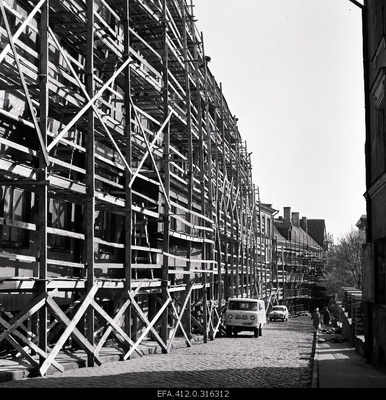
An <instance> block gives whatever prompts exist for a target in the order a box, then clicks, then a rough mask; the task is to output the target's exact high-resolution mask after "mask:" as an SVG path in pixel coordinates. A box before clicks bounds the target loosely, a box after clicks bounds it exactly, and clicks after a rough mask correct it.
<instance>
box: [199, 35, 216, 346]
mask: <svg viewBox="0 0 386 400" xmlns="http://www.w3.org/2000/svg"><path fill="white" fill-rule="evenodd" d="M201 41H202V52H203V57H204V84H205V87H204V92H205V132H206V143H207V150H206V151H207V158H208V159H207V181H208V201H207V202H206V201H205V193H204V197H203V201H204V202H205V203H206V204H207V216H208V217H209V218H210V219H211V220H212V221H213V187H212V167H213V166H212V134H211V128H210V121H209V93H208V70H207V69H208V58H207V57H206V56H205V49H204V39H203V36H202V34H201ZM203 151H205V147H204V148H203ZM204 163H205V160H204ZM204 170H205V164H204V166H203V175H205V174H204ZM203 181H204V182H205V179H203ZM205 224H206V225H207V224H208V222H205ZM210 228H213V226H212V225H211V226H210ZM203 236H204V246H205V259H212V258H213V244H212V243H213V240H214V236H213V233H211V234H210V243H206V242H205V240H206V233H205V232H203ZM206 268H210V284H209V298H210V300H211V301H213V300H214V271H213V268H214V265H213V264H210V266H209V267H208V266H207V267H206ZM205 300H206V298H205ZM209 329H210V332H209V337H210V339H213V324H210V326H209Z"/></svg>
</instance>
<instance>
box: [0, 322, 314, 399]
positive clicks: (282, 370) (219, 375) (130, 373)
mask: <svg viewBox="0 0 386 400" xmlns="http://www.w3.org/2000/svg"><path fill="white" fill-rule="evenodd" d="M313 338H314V336H313V332H312V326H311V320H310V318H309V317H308V316H300V317H295V318H290V319H289V320H288V321H287V322H279V321H278V322H270V323H269V324H267V325H266V326H265V328H264V329H263V335H262V336H260V337H259V338H254V337H253V334H252V333H251V332H245V333H244V332H241V333H239V334H238V335H237V337H231V338H227V337H217V338H216V339H215V340H212V341H208V342H207V343H204V342H203V341H199V342H197V343H196V344H194V345H193V346H192V347H183V348H176V349H172V350H171V352H170V353H169V354H162V353H155V354H151V355H146V356H144V357H137V358H133V359H131V360H127V361H115V362H109V363H105V364H102V365H101V366H99V367H93V368H88V367H86V368H80V369H74V370H67V371H64V372H63V373H57V374H54V375H48V376H45V377H38V378H26V379H21V380H15V381H10V382H6V383H3V384H0V390H1V389H2V388H151V389H157V397H163V396H162V393H164V394H165V397H168V396H167V392H163V391H162V389H167V390H173V388H189V389H190V390H194V389H197V390H200V389H205V388H212V389H213V388H226V389H227V388H309V387H311V382H312V364H313ZM158 390H161V391H160V392H159V393H158ZM169 394H170V393H169ZM184 397H186V396H184ZM208 397H209V396H208ZM210 397H213V396H210ZM214 397H223V396H222V395H221V396H214Z"/></svg>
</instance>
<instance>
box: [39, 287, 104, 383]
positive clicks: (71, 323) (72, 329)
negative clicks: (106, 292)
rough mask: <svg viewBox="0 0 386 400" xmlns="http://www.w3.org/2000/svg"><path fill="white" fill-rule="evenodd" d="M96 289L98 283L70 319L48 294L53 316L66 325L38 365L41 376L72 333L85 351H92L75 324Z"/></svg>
mask: <svg viewBox="0 0 386 400" xmlns="http://www.w3.org/2000/svg"><path fill="white" fill-rule="evenodd" d="M97 291H98V284H95V285H94V286H93V287H92V288H91V289H90V291H89V292H88V293H87V296H86V297H85V299H84V301H83V303H82V304H81V306H80V307H79V309H78V311H77V312H76V313H75V315H74V318H73V319H72V320H69V319H68V318H67V316H66V315H65V314H64V312H63V311H62V310H61V309H60V308H59V307H58V306H57V305H56V303H55V302H54V301H53V300H52V298H51V297H50V296H48V298H47V304H48V305H50V307H51V309H52V311H53V312H54V314H55V316H56V317H58V318H60V319H61V321H62V322H63V323H64V324H66V325H67V327H66V328H65V330H64V332H63V333H62V336H61V337H60V338H59V340H58V341H57V343H56V344H55V346H54V348H53V349H52V351H51V353H50V355H49V356H48V358H47V359H46V360H45V361H44V362H43V364H42V366H41V367H40V369H39V372H40V374H41V375H42V376H43V375H44V374H45V373H46V372H47V370H48V368H49V366H50V364H51V363H52V361H53V360H54V359H55V357H56V356H57V354H58V353H59V351H60V349H61V348H62V347H63V345H64V343H65V342H66V340H67V339H68V337H69V336H70V335H71V334H72V333H73V334H74V335H75V337H76V338H77V339H78V340H79V344H80V345H81V346H82V347H84V349H85V351H86V352H87V353H89V352H90V351H91V352H93V350H94V349H93V348H92V347H91V348H90V346H89V345H88V344H87V340H86V338H85V337H84V336H83V335H82V334H81V333H80V332H79V331H78V330H77V329H76V325H77V324H78V322H79V321H80V319H81V318H82V317H83V315H84V313H85V312H86V310H87V308H88V306H89V305H90V304H91V303H92V301H93V297H94V295H95V294H96V292H97ZM97 361H98V362H99V363H100V364H101V362H100V360H97Z"/></svg>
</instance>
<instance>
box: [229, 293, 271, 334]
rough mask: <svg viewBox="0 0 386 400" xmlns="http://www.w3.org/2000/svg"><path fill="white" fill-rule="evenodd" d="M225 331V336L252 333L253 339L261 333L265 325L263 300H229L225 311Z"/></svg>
mask: <svg viewBox="0 0 386 400" xmlns="http://www.w3.org/2000/svg"><path fill="white" fill-rule="evenodd" d="M224 322H225V330H226V334H227V336H232V333H233V334H234V335H235V336H236V335H237V334H238V332H241V331H253V333H254V337H259V336H261V335H262V332H263V325H265V324H266V323H267V316H266V311H265V303H264V300H258V299H249V298H231V299H229V300H228V306H227V309H226V311H225V320H224Z"/></svg>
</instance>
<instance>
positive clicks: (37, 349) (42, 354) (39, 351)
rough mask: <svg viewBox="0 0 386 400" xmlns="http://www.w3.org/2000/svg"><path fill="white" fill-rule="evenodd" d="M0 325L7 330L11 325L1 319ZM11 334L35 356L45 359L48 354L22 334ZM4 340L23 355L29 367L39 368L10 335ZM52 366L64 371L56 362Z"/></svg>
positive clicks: (16, 332)
mask: <svg viewBox="0 0 386 400" xmlns="http://www.w3.org/2000/svg"><path fill="white" fill-rule="evenodd" d="M0 323H1V324H2V325H3V326H5V327H8V328H11V325H10V324H9V323H8V322H7V321H5V320H4V319H3V318H1V317H0ZM12 334H13V335H14V336H16V337H17V338H19V339H20V340H21V341H23V342H24V343H25V344H26V345H27V346H28V347H29V348H31V349H32V350H33V351H34V352H35V353H36V354H38V355H39V356H40V357H42V358H47V357H48V354H47V353H46V352H45V351H44V350H42V349H41V348H40V347H38V346H37V345H36V344H35V343H34V342H33V341H31V340H29V339H28V338H27V337H25V336H24V335H23V334H21V333H20V332H18V331H15V332H12ZM5 339H6V340H8V341H9V343H11V344H12V346H13V347H15V349H17V350H18V351H19V352H20V353H22V354H23V355H24V357H26V358H27V360H29V361H30V363H31V365H32V366H33V367H35V368H36V369H38V368H39V364H38V363H37V362H35V360H33V359H32V357H30V356H29V354H28V353H27V352H26V350H24V349H23V348H22V347H21V346H20V345H19V344H18V342H16V341H15V339H14V338H13V337H12V335H11V334H9V335H8V336H7V337H6V338H5ZM52 365H53V366H54V367H55V368H56V369H58V370H59V371H60V372H63V371H64V368H63V367H62V366H61V365H60V364H59V363H58V362H56V361H53V362H52Z"/></svg>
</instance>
